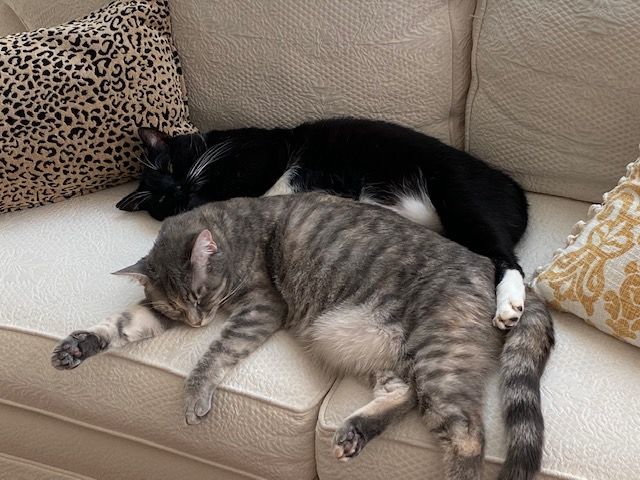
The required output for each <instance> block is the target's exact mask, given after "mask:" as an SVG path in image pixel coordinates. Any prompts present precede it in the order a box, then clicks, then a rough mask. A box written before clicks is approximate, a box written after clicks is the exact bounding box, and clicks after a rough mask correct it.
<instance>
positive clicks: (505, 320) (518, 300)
mask: <svg viewBox="0 0 640 480" xmlns="http://www.w3.org/2000/svg"><path fill="white" fill-rule="evenodd" d="M524 300H525V288H524V281H523V279H522V275H520V272H518V271H517V270H507V272H506V273H505V275H504V277H503V279H502V280H501V281H500V283H499V284H498V286H497V287H496V303H497V308H496V314H495V316H494V317H493V326H494V327H497V328H499V329H500V330H508V329H510V328H513V327H515V326H516V324H517V323H518V321H519V320H520V317H522V314H523V313H524Z"/></svg>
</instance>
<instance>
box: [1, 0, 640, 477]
mask: <svg viewBox="0 0 640 480" xmlns="http://www.w3.org/2000/svg"><path fill="white" fill-rule="evenodd" d="M102 3H104V0H57V1H56V0H4V3H3V2H1V1H0V35H4V34H7V33H10V32H16V31H20V30H26V29H33V28H37V27H39V26H43V25H51V24H55V23H60V22H63V21H66V20H68V19H70V18H72V17H75V16H79V15H82V14H84V13H86V12H88V11H90V10H91V9H93V8H95V7H96V6H98V5H100V4H102ZM171 6H172V9H173V11H172V21H173V26H174V36H175V40H176V43H177V46H178V49H179V51H180V53H181V56H182V61H183V66H184V71H185V75H186V80H187V87H188V91H189V97H190V108H191V114H192V118H193V120H194V121H195V123H196V124H197V125H198V126H199V127H200V128H202V129H205V128H210V127H214V126H215V127H231V126H240V125H275V124H293V123H296V122H298V121H301V120H303V119H309V118H318V117H325V116H329V115H340V114H351V115H362V116H371V117H381V118H387V119H391V120H396V121H399V122H401V123H404V124H408V125H411V126H413V127H415V128H418V129H420V130H423V131H425V132H429V133H431V134H433V135H436V136H438V137H440V138H442V139H443V140H445V141H447V142H449V143H451V144H453V145H456V146H459V147H464V148H467V149H469V150H471V151H472V152H474V153H476V154H478V155H480V156H482V157H483V158H485V159H487V160H488V161H490V162H492V163H494V164H497V165H499V166H501V167H502V168H504V169H506V170H508V171H510V172H511V173H513V174H514V175H516V176H517V178H518V179H519V180H520V181H521V182H522V183H523V184H524V185H525V186H526V187H527V188H528V189H529V190H531V192H532V193H530V194H529V201H530V203H531V222H530V227H529V232H528V234H527V236H526V239H525V240H524V241H523V242H522V245H521V246H520V254H521V256H522V263H523V266H524V268H525V271H526V272H527V274H529V275H530V274H531V273H532V272H533V271H534V269H535V268H536V267H537V266H539V265H542V264H544V263H545V262H547V261H548V260H549V259H550V257H551V255H552V252H553V251H554V249H555V248H558V247H559V246H561V245H562V244H563V241H564V238H565V237H566V235H567V234H568V233H569V231H570V229H571V227H572V225H573V224H574V223H575V222H576V221H578V220H579V219H581V218H583V217H584V215H585V214H586V211H587V208H588V206H589V202H594V201H598V200H599V198H600V195H601V194H602V193H603V192H604V191H605V190H607V189H609V188H610V187H611V186H613V185H614V184H615V181H616V180H617V178H618V177H619V176H621V175H622V174H623V166H624V165H625V164H626V163H627V162H629V161H631V160H633V159H634V158H635V157H636V156H637V155H636V151H635V149H636V146H637V144H638V142H639V141H640V138H638V125H639V124H640V122H639V121H640V87H639V85H640V83H639V82H638V78H640V77H639V75H638V74H639V73H640V62H639V60H638V58H637V57H638V52H640V40H639V39H638V35H637V31H636V30H635V28H636V27H637V25H638V24H640V7H638V6H637V1H636V0H621V1H619V2H617V3H616V4H615V5H614V4H613V3H611V4H610V3H609V2H591V1H587V0H555V1H554V2H531V1H529V0H481V1H479V3H478V5H476V2H475V1H472V0H448V1H447V0H380V1H376V2H372V1H368V0H340V1H338V0H279V1H275V0H259V1H258V0H256V1H243V0H217V1H213V0H173V1H172V2H171ZM634 135H635V137H634ZM132 188H133V184H130V185H125V186H122V187H118V188H114V189H111V190H107V191H103V192H100V193H96V194H92V195H87V196H86V197H82V198H76V199H73V200H69V201H66V202H63V203H59V204H55V205H50V206H45V207H40V208H36V209H33V210H28V211H23V212H18V213H13V214H5V215H2V216H0V478H2V479H29V480H31V479H80V478H82V479H86V478H93V479H114V480H115V479H155V480H158V479H175V478H180V479H203V478H211V479H220V480H227V479H247V478H265V479H276V480H289V479H291V480H305V479H313V478H316V477H319V478H320V479H322V480H325V479H342V478H344V479H347V478H348V479H350V480H357V479H366V480H375V479H388V478H403V479H439V478H441V463H440V456H441V454H440V451H439V450H438V447H437V446H436V444H435V443H434V442H433V440H432V438H431V437H430V435H429V434H428V433H427V431H426V429H425V428H424V427H423V425H422V424H421V422H420V421H419V420H418V417H417V415H416V414H411V415H409V416H408V417H407V418H406V419H405V420H404V421H403V422H401V423H400V424H398V425H396V426H394V427H393V428H391V429H390V430H389V431H388V432H386V433H385V434H383V435H382V436H381V437H380V438H378V439H377V440H374V441H373V442H371V443H370V444H369V445H368V446H367V448H366V449H365V451H364V452H363V454H362V455H361V456H360V457H359V458H357V459H356V460H355V461H353V462H351V463H348V464H342V463H338V462H336V461H335V460H334V458H333V457H332V454H331V438H332V435H333V432H334V430H335V428H336V426H337V425H338V424H339V423H340V421H341V419H342V418H343V417H345V416H346V415H347V414H348V413H350V412H351V411H353V410H354V409H356V408H357V407H358V406H360V405H362V404H363V403H365V402H366V401H367V399H368V398H369V396H370V393H369V391H368V389H367V388H366V387H364V386H363V385H362V384H361V383H359V382H358V381H357V380H355V379H351V378H346V379H336V378H332V377H330V376H328V375H327V374H326V373H323V372H322V371H321V370H319V369H318V368H317V367H316V366H314V365H313V364H312V363H311V362H310V361H309V359H308V358H307V357H306V356H305V355H304V353H303V352H302V350H301V349H300V347H299V346H298V345H297V344H296V343H295V342H294V341H293V340H292V339H291V338H290V337H289V336H288V335H286V334H284V333H281V334H278V335H276V337H275V338H273V339H272V340H270V341H269V342H268V343H267V344H266V345H265V346H264V348H262V349H260V350H259V351H258V352H257V353H256V354H255V355H253V356H251V357H250V358H249V359H248V360H247V361H245V362H244V363H243V364H242V365H241V366H240V368H238V369H237V370H236V371H235V372H234V373H233V374H232V375H231V377H230V378H228V379H227V380H226V381H225V383H224V387H223V389H222V392H221V393H220V395H219V396H218V399H217V402H216V404H215V406H214V409H213V414H212V415H211V417H210V418H208V419H207V421H206V422H204V423H203V424H202V425H198V426H191V427H190V426H186V425H185V424H184V421H183V416H182V383H183V380H184V377H185V375H186V374H187V373H188V371H189V369H190V368H191V366H192V365H193V364H194V362H195V361H196V358H197V357H198V355H199V354H200V353H201V352H202V351H203V349H204V348H205V347H206V344H207V339H208V336H209V335H210V333H211V331H212V330H209V331H208V333H207V331H202V330H197V331H196V330H191V329H188V328H178V329H175V330H173V331H171V332H170V333H168V334H166V335H165V336H163V337H160V338H157V339H155V340H153V341H149V342H146V343H144V344H140V345H133V346H131V348H126V349H123V350H122V351H119V352H113V353H111V354H107V355H104V356H102V357H100V358H96V359H93V360H91V361H89V362H87V363H86V364H84V365H83V366H81V368H78V369H77V370H75V371H73V372H59V371H56V370H54V369H53V368H51V367H50V364H49V355H50V352H51V349H52V348H53V346H54V344H55V343H56V341H57V340H58V339H60V338H61V337H62V336H64V335H65V334H66V333H67V332H69V331H71V330H74V329H78V328H82V327H86V326H89V325H91V324H93V323H95V322H97V321H99V320H100V319H101V318H102V317H104V316H106V315H108V314H110V313H112V312H115V311H118V310H120V309H122V308H123V307H124V306H126V305H128V304H130V303H131V302H134V301H136V300H138V299H139V298H140V297H141V295H142V292H141V291H140V289H139V288H138V287H136V286H134V285H132V284H129V283H127V282H125V281H123V280H122V279H119V278H116V277H114V276H111V275H109V272H111V271H114V270H116V269H118V268H120V267H122V266H125V265H128V264H129V263H131V262H132V261H135V260H137V259H138V258H139V257H140V256H141V255H143V254H144V253H145V252H146V251H147V250H148V249H149V247H150V246H151V243H152V241H153V239H154V236H155V234H156V232H157V230H158V223H157V222H155V221H153V220H152V219H150V218H149V217H147V216H146V215H144V214H125V213H123V212H120V211H118V210H116V209H115V207H114V204H115V203H116V201H117V200H118V199H119V198H121V197H122V196H123V195H124V194H125V193H127V192H128V191H130V190H131V189H132ZM534 192H536V193H534ZM561 197H564V198H561ZM554 318H555V321H556V328H557V338H558V346H557V349H556V350H555V353H554V354H553V356H552V359H551V361H550V364H549V367H548V369H547V372H546V374H545V376H544V380H543V384H542V395H543V402H544V413H545V417H546V424H547V440H546V446H545V458H544V471H543V474H541V475H540V478H544V479H549V478H554V479H555V478H562V479H593V480H608V479H616V480H632V479H633V480H635V479H638V478H640V410H639V409H638V408H637V405H638V399H639V398H640V351H639V350H637V349H635V348H633V347H631V346H629V345H626V344H623V343H621V342H619V341H617V340H615V339H613V338H611V337H609V336H606V335H604V334H602V333H600V332H599V331H597V330H595V329H593V328H591V327H589V326H587V325H586V324H585V323H583V322H582V321H580V320H578V319H577V318H575V317H573V316H571V315H568V314H559V313H555V314H554ZM212 328H216V327H215V326H214V327H212ZM486 424H487V442H488V446H487V461H486V463H487V466H486V472H485V475H486V478H495V474H496V471H497V469H498V467H499V464H500V462H501V459H502V458H503V432H502V427H501V421H500V415H499V401H498V400H497V388H496V385H495V384H492V385H490V386H489V388H488V393H487V407H486Z"/></svg>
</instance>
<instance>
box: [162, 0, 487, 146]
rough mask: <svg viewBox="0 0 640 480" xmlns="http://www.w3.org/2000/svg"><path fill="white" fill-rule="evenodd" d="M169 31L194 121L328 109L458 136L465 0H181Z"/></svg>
mask: <svg viewBox="0 0 640 480" xmlns="http://www.w3.org/2000/svg"><path fill="white" fill-rule="evenodd" d="M171 6H172V17H173V25H174V34H175V41H176V45H177V47H178V50H179V51H180V57H181V61H182V64H183V66H184V70H185V77H186V81H187V91H188V92H189V101H190V111H191V115H192V119H193V121H194V123H195V124H196V125H197V126H198V127H200V128H201V129H205V128H213V127H216V128H229V127H238V126H245V125H256V126H274V125H276V124H279V125H283V124H286V125H292V124H295V123H298V122H300V121H303V120H309V119H312V118H320V117H327V116H336V115H359V116H365V117H376V118H384V119H389V120H395V121H398V122H400V123H403V124H407V125H409V126H413V127H415V128H418V129H420V130H423V131H425V132H429V133H431V134H432V135H435V136H437V137H439V138H441V139H443V140H444V141H446V142H448V143H452V144H455V145H458V146H462V134H463V116H464V112H463V110H464V102H465V97H466V92H467V89H468V85H469V52H470V32H471V15H472V13H473V9H474V6H475V1H469V0H450V1H442V0H426V1H425V0H401V1H398V0H383V1H378V2H370V1H368V0H345V1H340V2H336V1H335V0H281V1H272V0H259V1H252V2H240V1H238V0H219V1H214V2H212V1H210V0H180V1H173V2H172V3H171Z"/></svg>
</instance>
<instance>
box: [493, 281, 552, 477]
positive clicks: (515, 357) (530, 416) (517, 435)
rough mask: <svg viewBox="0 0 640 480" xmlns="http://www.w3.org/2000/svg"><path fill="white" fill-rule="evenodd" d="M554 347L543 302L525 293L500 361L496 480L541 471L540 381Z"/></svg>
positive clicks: (549, 322) (542, 424) (541, 419)
mask: <svg viewBox="0 0 640 480" xmlns="http://www.w3.org/2000/svg"><path fill="white" fill-rule="evenodd" d="M553 345H554V335H553V323H552V320H551V316H550V315H549V312H548V310H547V308H546V307H545V305H544V302H543V301H542V300H540V298H538V296H537V295H536V294H535V293H534V292H533V291H532V290H531V289H527V302H526V308H525V312H524V314H523V315H522V318H521V319H520V323H519V324H518V325H517V326H516V327H515V328H513V329H512V330H511V331H510V332H509V333H508V334H507V339H506V341H505V344H504V348H503V350H502V356H501V358H500V360H501V369H502V370H501V376H502V399H503V404H504V422H505V427H506V434H507V458H506V460H505V462H504V466H503V468H502V471H501V472H500V476H499V480H531V479H533V478H534V476H535V474H536V472H538V470H540V464H541V462H542V447H543V443H544V421H543V418H542V410H541V408H540V377H541V376H542V372H543V371H544V367H545V365H546V363H547V359H548V358H549V354H550V353H551V349H552V348H553Z"/></svg>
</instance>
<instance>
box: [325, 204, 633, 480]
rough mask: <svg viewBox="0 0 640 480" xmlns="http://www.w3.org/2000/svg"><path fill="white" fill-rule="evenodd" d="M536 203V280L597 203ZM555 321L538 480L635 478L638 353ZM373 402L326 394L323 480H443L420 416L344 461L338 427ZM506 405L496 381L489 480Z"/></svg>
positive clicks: (526, 250)
mask: <svg viewBox="0 0 640 480" xmlns="http://www.w3.org/2000/svg"><path fill="white" fill-rule="evenodd" d="M529 201H530V203H531V225H530V227H529V233H528V234H527V237H526V238H525V239H524V241H523V242H522V245H521V247H520V252H521V254H522V256H523V261H522V263H523V267H524V269H525V271H526V272H527V273H529V274H530V273H531V272H532V271H533V270H534V269H535V267H537V266H539V265H540V264H542V263H545V262H547V261H548V260H549V257H550V256H551V253H552V252H553V249H554V248H556V247H558V246H560V245H562V243H563V242H564V238H565V236H566V234H567V232H568V230H569V229H570V228H571V226H572V225H573V224H574V223H575V222H576V220H578V219H579V218H581V217H582V216H584V214H585V212H586V210H587V208H588V204H585V203H582V202H576V201H571V200H566V199H560V198H557V197H550V196H544V195H535V194H532V195H529ZM553 316H554V320H555V325H556V335H557V347H556V349H555V351H554V353H553V354H552V355H551V359H550V362H549V365H548V367H547V370H546V372H545V375H544V378H543V381H542V402H543V410H544V415H545V421H546V426H547V433H546V444H545V450H544V460H543V472H544V474H542V475H540V477H539V478H541V479H551V478H559V479H560V478H561V479H567V478H572V479H578V478H584V479H587V478H588V479H590V480H609V479H612V478H615V479H617V480H633V479H636V478H637V472H638V469H637V459H638V456H639V455H640V446H639V445H638V442H637V441H635V440H636V438H637V432H638V429H639V428H640V412H638V409H637V408H636V404H637V399H638V398H640V397H639V395H640V381H639V380H640V377H639V375H640V374H639V373H638V372H640V354H639V352H638V351H637V349H635V348H633V347H631V346H630V345H626V344H624V343H622V342H618V341H617V340H615V339H613V338H611V337H609V336H607V335H605V334H603V333H601V332H599V331H597V330H595V329H593V328H591V327H589V326H587V325H585V324H584V323H583V322H582V321H581V320H579V319H578V318H576V317H574V316H572V315H570V314H566V313H557V312H554V314H553ZM370 399H371V392H370V390H369V389H368V388H367V387H366V386H364V385H363V384H362V383H360V382H358V381H356V380H354V379H351V378H349V379H344V380H341V381H339V382H336V384H335V385H334V387H333V388H332V390H331V392H330V393H329V394H328V395H327V398H326V399H325V402H324V403H323V406H322V409H321V410H320V416H319V418H318V425H317V430H316V456H317V464H318V475H319V477H320V479H321V480H324V479H327V480H329V479H334V478H349V479H352V480H357V479H363V480H370V479H371V478H403V479H407V480H412V479H416V480H418V479H420V480H424V479H440V478H442V462H441V456H442V453H441V451H440V450H439V447H438V446H437V443H435V442H434V440H433V438H432V436H431V435H430V434H429V433H428V432H427V429H426V427H425V426H424V424H423V423H422V422H421V420H420V419H419V417H418V415H417V413H416V412H411V413H410V414H409V415H408V416H407V417H406V418H405V419H404V420H403V421H402V422H400V423H399V424H397V425H395V426H393V427H392V428H390V429H389V430H388V431H387V432H385V433H384V434H382V436H381V437H380V438H378V439H375V440H373V441H372V442H371V443H370V444H369V445H367V447H366V448H365V450H364V451H363V453H362V454H361V455H360V457H359V458H357V459H355V460H354V461H352V462H350V463H347V464H344V463H340V462H337V461H336V460H335V458H334V457H333V455H332V448H331V439H332V436H333V433H334V432H335V429H336V427H337V426H338V425H339V424H340V423H341V421H342V420H343V419H344V418H345V417H346V416H348V415H349V414H350V413H351V412H353V411H354V410H355V409H356V408H359V407H360V406H362V405H363V404H365V403H366V402H367V401H368V400H370ZM500 405H501V404H500V401H499V397H498V388H497V379H495V378H494V380H493V382H492V383H491V384H490V385H489V388H488V395H487V400H486V406H485V425H486V429H487V434H486V436H487V451H486V468H485V478H487V479H493V478H496V474H497V472H498V470H499V468H500V463H501V462H502V460H503V459H504V434H503V428H502V420H501V418H500Z"/></svg>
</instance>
